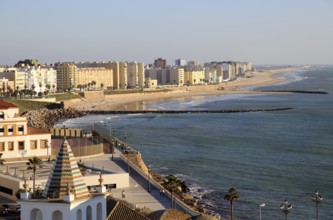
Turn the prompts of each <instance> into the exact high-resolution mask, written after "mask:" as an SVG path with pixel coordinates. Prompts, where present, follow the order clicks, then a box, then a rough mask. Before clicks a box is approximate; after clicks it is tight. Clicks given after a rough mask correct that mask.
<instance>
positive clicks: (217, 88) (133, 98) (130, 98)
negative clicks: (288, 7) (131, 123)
mask: <svg viewBox="0 0 333 220" xmlns="http://www.w3.org/2000/svg"><path fill="white" fill-rule="evenodd" d="M299 70H300V68H297V67H295V68H278V69H272V70H263V71H255V72H253V73H247V74H246V76H245V77H242V78H238V79H237V80H235V81H231V82H227V83H221V84H219V85H203V86H184V87H174V88H168V89H170V90H171V91H168V92H158V93H144V94H142V93H133V94H119V95H106V96H105V98H104V99H100V100H93V101H80V102H77V103H75V104H74V106H73V107H74V108H76V109H78V110H145V109H146V108H145V104H149V103H154V102H161V101H166V100H177V99H185V98H202V97H206V96H215V95H228V94H258V93H262V92H260V91H252V90H247V89H246V88H248V87H253V86H263V85H272V84H277V83H280V82H283V81H284V80H285V79H283V78H282V77H281V74H283V73H286V72H296V71H299ZM222 87H223V89H222ZM265 93H267V92H265Z"/></svg>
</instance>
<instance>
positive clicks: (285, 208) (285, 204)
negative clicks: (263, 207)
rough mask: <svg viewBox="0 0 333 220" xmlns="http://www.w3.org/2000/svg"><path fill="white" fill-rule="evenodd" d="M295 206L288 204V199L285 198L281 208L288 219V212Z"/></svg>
mask: <svg viewBox="0 0 333 220" xmlns="http://www.w3.org/2000/svg"><path fill="white" fill-rule="evenodd" d="M292 208H293V207H292V206H291V204H288V201H287V200H284V202H283V203H282V204H281V205H280V209H281V211H282V212H283V213H284V214H285V216H286V220H287V219H288V217H287V216H288V214H289V213H290V212H291V209H292Z"/></svg>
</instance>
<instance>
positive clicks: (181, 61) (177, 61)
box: [175, 59, 186, 66]
mask: <svg viewBox="0 0 333 220" xmlns="http://www.w3.org/2000/svg"><path fill="white" fill-rule="evenodd" d="M175 65H176V66H185V65H186V61H185V60H183V59H176V60H175Z"/></svg>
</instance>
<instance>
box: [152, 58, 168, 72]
mask: <svg viewBox="0 0 333 220" xmlns="http://www.w3.org/2000/svg"><path fill="white" fill-rule="evenodd" d="M166 66H167V62H166V60H165V59H162V58H158V59H156V60H155V61H154V67H155V68H161V69H165V68H166Z"/></svg>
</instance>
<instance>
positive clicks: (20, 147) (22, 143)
mask: <svg viewBox="0 0 333 220" xmlns="http://www.w3.org/2000/svg"><path fill="white" fill-rule="evenodd" d="M18 146H19V150H24V141H19V142H18Z"/></svg>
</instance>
